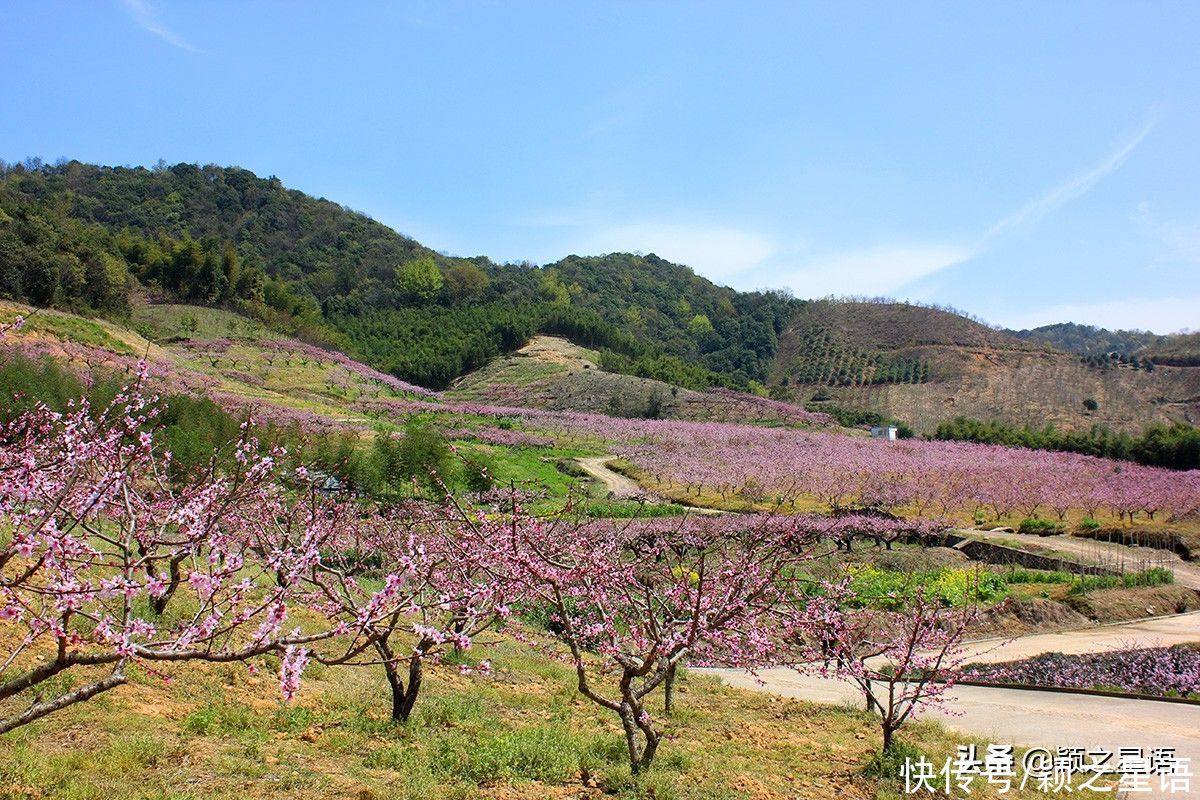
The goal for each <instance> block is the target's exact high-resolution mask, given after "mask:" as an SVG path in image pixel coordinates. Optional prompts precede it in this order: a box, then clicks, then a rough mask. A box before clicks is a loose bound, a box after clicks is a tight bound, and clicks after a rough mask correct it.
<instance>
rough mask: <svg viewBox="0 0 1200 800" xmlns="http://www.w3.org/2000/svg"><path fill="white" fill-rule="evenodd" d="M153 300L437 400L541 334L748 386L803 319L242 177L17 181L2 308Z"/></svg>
mask: <svg viewBox="0 0 1200 800" xmlns="http://www.w3.org/2000/svg"><path fill="white" fill-rule="evenodd" d="M137 291H143V292H147V293H150V294H152V295H154V294H157V295H160V296H163V297H167V298H171V299H178V300H182V301H185V302H191V303H197V304H204V305H220V306H225V307H230V308H234V309H236V310H238V311H240V312H242V313H245V314H248V315H251V316H254V317H257V318H259V319H262V320H264V321H266V322H268V323H269V324H271V325H273V326H275V327H278V328H281V329H282V330H284V331H286V332H288V333H291V334H295V335H299V336H302V337H304V338H307V339H310V340H317V341H320V342H323V343H326V344H332V345H334V346H337V347H340V348H342V349H345V350H347V351H349V352H351V353H353V354H354V355H357V356H360V357H363V358H365V359H367V360H369V361H370V362H372V363H373V364H374V365H376V366H378V367H380V368H382V369H386V370H388V371H390V372H393V373H395V374H396V375H398V376H400V377H402V378H404V379H406V380H411V381H414V382H416V383H421V384H424V385H428V386H432V387H441V386H445V385H447V384H448V383H449V382H450V381H451V380H453V379H454V378H455V377H457V376H458V375H461V374H463V373H465V372H467V371H469V370H471V369H474V368H477V367H479V366H481V365H482V364H484V363H486V362H487V361H488V360H489V359H490V358H492V357H494V356H496V355H498V354H500V353H503V352H508V351H511V350H513V349H515V348H517V347H520V346H521V345H522V344H524V342H525V341H527V340H528V339H529V337H530V336H532V335H533V334H534V333H537V332H539V331H541V332H550V333H558V334H562V335H566V336H568V337H570V338H572V339H575V340H576V341H578V342H579V343H581V344H585V345H588V346H592V347H598V348H601V349H602V350H603V351H605V353H604V355H605V358H606V365H607V366H608V367H609V368H612V369H617V370H622V371H626V372H632V373H636V374H643V375H645V376H647V377H656V378H661V379H663V380H668V381H672V382H674V383H679V384H682V385H691V386H704V385H733V386H745V385H747V384H749V382H750V381H763V380H765V378H766V376H767V373H768V370H769V367H770V363H771V360H772V358H773V356H774V352H775V347H776V345H777V341H776V337H777V335H778V333H779V332H780V331H782V329H783V327H784V325H785V324H786V322H787V320H788V319H789V318H790V315H791V313H792V311H793V309H794V308H795V307H796V305H797V301H794V300H792V299H791V298H790V297H787V296H785V295H782V294H777V293H757V292H756V293H738V292H734V291H733V290H731V289H726V288H723V287H718V286H715V285H714V284H712V283H711V282H710V281H708V280H706V279H704V278H701V277H699V276H697V275H695V273H693V272H692V271H691V270H690V269H688V268H686V267H682V266H679V265H675V264H671V263H669V262H667V261H664V260H663V259H660V258H657V257H656V256H654V255H648V256H635V255H629V254H611V255H608V256H602V257H593V258H580V257H575V256H570V257H568V258H565V259H563V260H562V261H560V262H558V263H556V264H551V265H547V266H545V267H535V266H532V265H529V264H497V263H494V262H492V261H491V260H490V259H488V258H486V257H484V256H480V257H475V258H456V257H451V256H446V255H444V254H440V253H437V252H435V251H433V250H431V249H430V248H428V247H425V246H423V245H421V244H420V243H418V242H416V241H414V240H413V239H411V238H408V237H406V236H403V235H401V234H398V233H396V232H395V231H393V230H392V229H390V228H388V227H387V226H385V225H382V224H380V223H378V222H376V221H374V220H372V219H370V218H369V217H367V216H365V215H363V214H360V213H357V212H355V211H352V210H350V209H347V208H345V207H343V206H340V205H338V204H337V203H333V202H331V201H329V200H325V199H320V198H314V197H311V196H309V195H306V194H304V193H302V192H298V191H295V190H289V189H287V188H285V187H284V186H283V185H282V184H281V183H280V181H279V180H278V179H276V178H259V177H257V176H256V175H254V174H253V173H251V172H249V171H247V170H244V169H239V168H236V167H217V166H211V165H209V166H204V167H199V166H196V165H193V164H177V165H175V166H171V167H168V166H165V165H161V166H159V167H156V168H154V169H145V168H141V167H133V168H130V167H99V166H93V165H88V164H82V163H80V162H77V161H71V162H66V163H62V164H57V165H44V164H40V163H38V162H27V163H25V164H19V165H0V296H3V297H8V298H12V299H16V300H24V301H28V302H32V303H35V304H40V305H58V306H62V307H66V308H71V309H74V310H84V311H87V310H91V311H98V312H101V313H107V314H116V315H120V314H121V313H123V312H124V311H125V310H126V309H127V307H128V298H129V296H130V294H131V293H133V292H137Z"/></svg>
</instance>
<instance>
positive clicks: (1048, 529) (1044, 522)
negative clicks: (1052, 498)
mask: <svg viewBox="0 0 1200 800" xmlns="http://www.w3.org/2000/svg"><path fill="white" fill-rule="evenodd" d="M1064 530H1065V527H1064V526H1063V524H1062V523H1061V522H1055V521H1053V520H1048V519H1041V518H1040V517H1026V518H1025V519H1023V520H1021V525H1020V527H1018V528H1017V531H1018V532H1020V533H1032V534H1034V535H1037V536H1053V535H1054V534H1056V533H1062V532H1063V531H1064Z"/></svg>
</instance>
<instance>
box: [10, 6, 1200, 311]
mask: <svg viewBox="0 0 1200 800" xmlns="http://www.w3.org/2000/svg"><path fill="white" fill-rule="evenodd" d="M1198 36H1200V4H1197V3H1194V2H1188V3H1182V2H1181V3H1169V2H1154V3H1132V2H1131V3H1120V4H1113V3H1102V2H1089V3H1077V2H1071V3H1068V2H1049V3H1047V2H1004V3H992V4H982V3H973V4H965V3H872V4H865V3H849V4H843V3H823V4H802V3H791V2H789V3H779V4H768V3H762V4H756V3H703V2H702V3H670V2H653V3H618V2H613V3H600V2H595V3H588V4H584V3H561V2H547V3H521V2H504V3H500V2H496V3H482V2H480V3H454V2H430V3H413V4H403V5H401V4H393V3H379V4H366V3H356V4H340V3H338V4H331V3H317V2H286V3H285V2H256V3H235V2H193V3H172V2H167V0H123V1H122V0H111V1H102V0H96V1H95V2H82V1H80V2H73V3H71V2H59V3H42V2H25V3H12V4H7V5H6V8H5V22H4V25H3V26H0V92H2V94H0V96H2V97H3V98H4V99H3V107H4V112H3V114H2V115H0V157H3V158H5V159H7V160H10V161H13V160H19V159H21V158H24V157H26V156H40V157H42V158H43V159H46V160H54V159H57V158H59V157H67V158H78V159H80V160H84V161H91V162H98V163H104V164H153V163H154V162H155V161H157V160H158V159H159V158H163V159H166V160H167V161H169V162H172V163H174V162H177V161H191V162H198V163H217V164H237V165H240V166H243V167H246V168H248V169H251V170H254V171H255V172H257V173H259V174H260V175H277V176H278V177H279V178H281V179H282V180H283V181H284V182H285V184H287V185H288V186H292V187H295V188H299V189H302V190H304V191H306V192H309V193H311V194H315V195H319V196H324V197H328V198H330V199H332V200H336V201H338V202H341V203H343V204H344V205H347V206H350V207H352V208H355V209H357V210H360V211H363V212H365V213H367V214H370V215H371V216H372V217H374V218H376V219H378V220H380V221H382V222H385V223H387V224H389V225H391V226H393V227H395V228H396V229H397V230H400V231H401V232H404V233H407V234H409V235H411V236H414V237H416V238H418V239H419V240H421V241H422V242H423V243H425V244H428V245H430V246H431V247H434V248H436V249H439V250H443V251H446V252H450V253H454V254H459V255H475V254H486V255H489V256H491V257H492V258H494V259H496V260H499V261H505V260H523V259H528V260H531V261H535V262H538V263H544V262H547V261H552V260H555V259H557V258H560V257H561V256H563V255H566V254H568V253H572V252H574V253H581V254H587V253H602V252H609V251H614V250H630V251H642V252H656V253H658V254H659V255H661V256H663V257H665V258H669V259H671V260H675V261H680V262H683V263H687V264H689V265H690V266H692V267H694V268H695V269H696V270H697V271H698V272H700V273H701V274H704V275H706V276H708V277H710V278H712V279H714V280H716V281H718V282H720V283H725V284H727V285H731V286H734V287H737V288H742V289H752V288H761V287H788V288H790V289H792V290H793V291H794V292H795V293H796V295H797V296H800V297H811V296H822V295H825V294H829V293H836V294H867V295H881V294H882V295H890V296H895V297H900V298H911V299H917V300H923V301H930V302H939V303H949V304H952V305H954V306H957V307H960V308H963V309H965V310H968V311H971V312H972V313H974V314H977V315H979V316H981V317H983V318H985V319H987V320H989V321H992V322H996V323H1000V324H1005V325H1013V326H1018V327H1019V326H1027V325H1036V324H1043V323H1047V322H1053V321H1063V320H1073V321H1077V322H1086V323H1093V324H1099V325H1106V326H1109V327H1138V328H1146V329H1150V330H1155V331H1158V332H1166V331H1172V330H1178V329H1181V328H1185V327H1186V328H1200V147H1197V143H1198V142H1200V48H1198V47H1197V46H1196V42H1197V39H1198Z"/></svg>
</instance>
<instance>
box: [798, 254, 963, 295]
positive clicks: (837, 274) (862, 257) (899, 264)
mask: <svg viewBox="0 0 1200 800" xmlns="http://www.w3.org/2000/svg"><path fill="white" fill-rule="evenodd" d="M974 255H975V253H974V251H973V250H972V249H971V248H969V247H962V246H956V245H945V244H932V245H920V244H918V245H889V246H880V247H874V248H869V249H863V250H854V251H850V252H844V253H833V254H830V255H828V256H826V257H824V258H816V259H813V260H812V261H811V262H810V263H809V264H807V265H806V266H804V267H802V268H801V269H800V270H798V271H796V272H792V273H791V274H785V275H781V276H780V278H781V281H780V282H782V283H783V284H784V285H786V286H787V287H789V288H790V289H792V290H793V291H794V292H795V293H796V295H797V296H799V297H824V296H825V295H828V294H855V295H871V296H874V295H890V294H893V293H894V292H896V291H897V290H898V289H900V288H902V287H904V286H906V285H908V284H910V283H912V282H913V281H916V280H919V279H920V278H924V277H927V276H929V275H932V274H934V273H936V272H940V271H941V270H943V269H945V268H947V267H950V266H953V265H955V264H961V263H962V262H963V261H966V260H968V259H970V258H971V257H972V256H974Z"/></svg>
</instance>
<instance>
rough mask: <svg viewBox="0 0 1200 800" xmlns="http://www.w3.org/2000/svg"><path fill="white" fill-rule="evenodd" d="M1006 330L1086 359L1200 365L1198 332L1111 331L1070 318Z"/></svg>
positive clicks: (1199, 337)
mask: <svg viewBox="0 0 1200 800" xmlns="http://www.w3.org/2000/svg"><path fill="white" fill-rule="evenodd" d="M1198 321H1200V320H1198ZM1009 332H1010V333H1012V334H1013V335H1014V336H1017V337H1019V338H1021V339H1025V340H1027V341H1031V342H1039V343H1042V344H1048V345H1050V346H1052V347H1056V348H1058V349H1059V350H1065V351H1067V352H1068V353H1078V354H1079V355H1082V356H1086V357H1088V358H1090V359H1096V358H1099V357H1102V356H1112V355H1116V356H1118V358H1122V359H1133V358H1138V359H1139V360H1147V359H1149V360H1151V361H1154V362H1157V363H1159V364H1168V365H1175V366H1200V333H1175V334H1169V335H1165V336H1164V335H1159V334H1155V333H1149V332H1148V331H1125V330H1115V331H1111V330H1109V329H1107V328H1097V327H1095V326H1094V325H1079V324H1077V323H1074V322H1060V323H1057V324H1054V325H1043V326H1042V327H1040V328H1033V329H1029V330H1020V331H1009Z"/></svg>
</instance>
